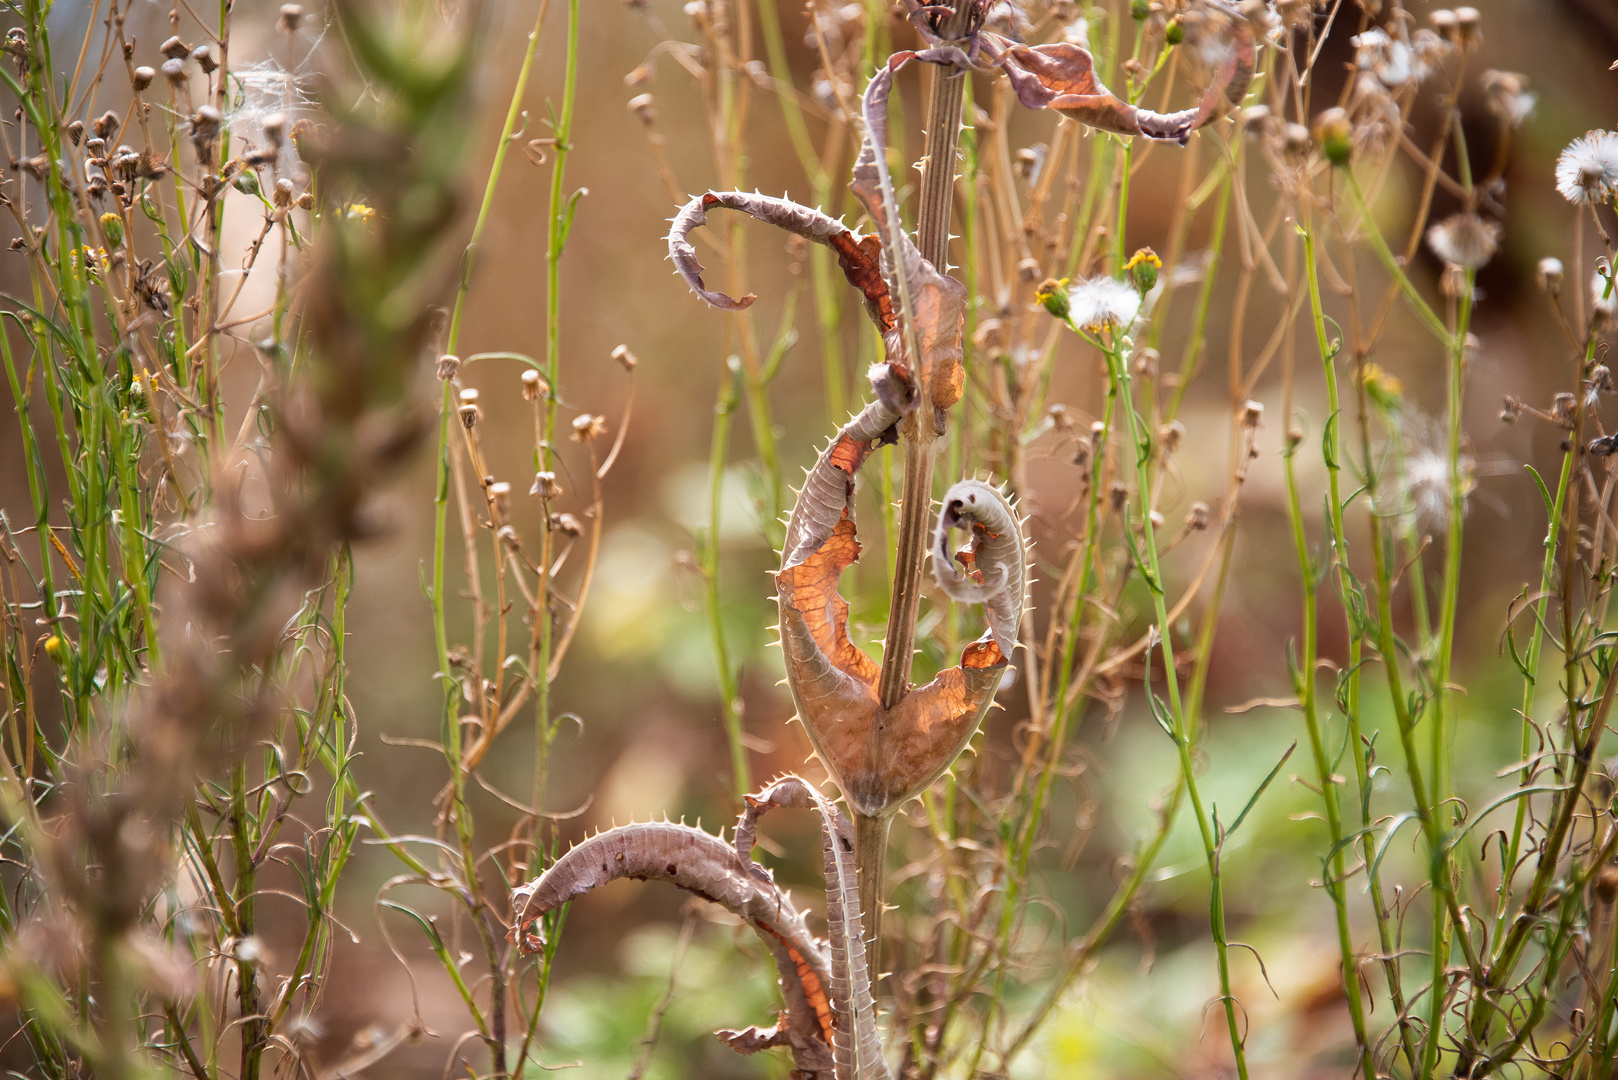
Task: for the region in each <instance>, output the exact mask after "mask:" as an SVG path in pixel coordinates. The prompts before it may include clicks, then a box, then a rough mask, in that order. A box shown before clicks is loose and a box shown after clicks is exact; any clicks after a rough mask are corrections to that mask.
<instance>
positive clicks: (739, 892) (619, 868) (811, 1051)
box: [510, 811, 837, 1080]
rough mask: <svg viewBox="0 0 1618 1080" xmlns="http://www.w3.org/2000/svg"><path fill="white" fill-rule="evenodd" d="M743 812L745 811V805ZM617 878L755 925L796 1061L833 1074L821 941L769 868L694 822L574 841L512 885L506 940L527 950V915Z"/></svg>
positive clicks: (821, 1078) (828, 981)
mask: <svg viewBox="0 0 1618 1080" xmlns="http://www.w3.org/2000/svg"><path fill="white" fill-rule="evenodd" d="M750 813H751V811H750ZM619 878H634V879H636V880H640V881H647V880H651V879H654V878H655V879H658V880H661V881H667V882H670V883H671V884H674V885H677V886H679V887H680V888H682V889H685V890H687V891H688V892H692V893H695V894H696V895H698V896H700V897H702V898H704V899H706V900H710V901H712V902H714V903H716V904H719V905H721V906H722V907H724V908H725V909H726V910H728V911H729V912H731V913H732V914H733V915H736V916H737V917H739V918H741V919H742V920H744V921H745V922H746V923H747V924H748V925H749V926H751V927H752V928H753V929H754V930H755V931H756V932H757V933H758V935H759V938H760V939H761V940H762V941H763V942H764V945H765V947H766V948H768V949H769V950H770V953H771V955H772V956H773V957H774V959H775V966H776V970H777V972H778V973H779V975H780V980H781V991H782V996H783V999H784V1001H785V1003H786V1013H787V1016H788V1018H789V1019H788V1022H787V1023H786V1025H785V1032H786V1035H787V1040H788V1043H789V1045H790V1046H791V1047H792V1053H793V1058H794V1061H795V1063H796V1065H797V1067H798V1069H800V1070H801V1071H802V1072H803V1073H804V1074H805V1075H806V1076H808V1077H813V1078H815V1080H834V1078H835V1077H836V1075H837V1074H836V1070H835V1064H834V1050H833V1048H834V1045H835V1038H836V1032H835V1031H834V1030H833V1029H834V1026H835V1023H834V1020H833V1016H834V1013H835V1010H834V1008H833V1006H832V1004H831V1001H830V997H829V995H830V992H831V988H832V986H833V979H832V965H831V957H830V955H829V953H828V950H827V949H825V948H824V947H823V946H822V945H821V943H820V942H818V941H816V940H815V938H814V936H813V935H812V934H810V933H809V929H808V927H807V926H806V925H805V924H804V921H803V915H802V914H801V913H800V912H799V911H798V909H797V908H796V907H794V906H793V904H792V901H791V900H790V899H788V898H787V896H786V894H785V893H783V892H782V891H781V890H780V889H778V888H777V887H776V885H775V882H774V880H773V879H772V878H771V876H770V874H769V872H768V871H766V870H765V869H763V868H762V867H760V866H757V865H756V864H754V863H753V861H752V859H751V858H744V857H742V856H741V855H739V854H738V853H737V850H736V848H735V847H733V846H732V845H730V844H727V843H725V842H724V841H723V840H722V839H720V838H719V837H717V836H710V835H709V834H708V833H705V832H703V831H702V830H701V829H695V828H692V827H690V826H688V825H676V824H673V823H671V822H646V823H644V824H636V825H623V826H620V827H618V828H615V829H610V830H608V831H607V832H603V833H598V834H597V835H595V836H592V837H591V838H590V839H588V840H585V841H584V842H582V843H580V844H578V845H577V846H575V847H574V848H573V849H572V850H570V851H569V852H568V853H567V854H566V855H563V856H562V857H561V858H560V859H558V860H557V861H556V862H555V863H553V864H552V865H551V866H550V868H549V869H547V870H546V871H545V872H544V873H543V874H541V875H540V876H539V877H538V878H536V879H534V880H533V881H530V882H528V883H527V884H525V885H522V886H519V887H518V888H516V889H513V890H512V893H511V911H512V927H511V934H510V937H511V940H512V941H513V942H515V943H517V945H518V947H519V948H521V949H522V951H523V952H525V953H533V952H537V951H539V949H540V948H541V947H542V946H543V944H544V943H543V939H542V938H541V937H540V936H539V935H538V934H537V933H536V932H534V930H533V929H531V928H532V927H533V924H534V922H535V921H536V920H538V919H539V917H540V916H541V915H544V914H545V913H546V912H548V911H554V910H555V909H556V908H558V907H560V906H562V905H563V904H565V903H567V902H568V901H569V900H572V899H574V898H575V897H577V896H581V895H583V894H584V893H586V892H589V891H590V890H591V889H595V888H598V887H600V886H602V885H605V884H606V883H607V882H609V881H615V880H617V879H619Z"/></svg>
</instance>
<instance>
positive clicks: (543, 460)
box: [532, 0, 579, 812]
mask: <svg viewBox="0 0 1618 1080" xmlns="http://www.w3.org/2000/svg"><path fill="white" fill-rule="evenodd" d="M566 47H567V60H566V62H565V65H564V68H563V73H562V107H561V109H560V110H559V111H558V112H557V114H556V121H555V126H554V128H553V132H554V134H555V137H556V146H555V153H556V158H555V164H554V165H552V166H551V190H550V205H549V209H548V210H547V212H546V219H545V220H546V236H545V384H546V399H545V408H544V412H545V429H544V430H545V432H546V434H547V438H546V439H544V440H542V441H541V443H540V445H539V468H540V471H541V472H547V471H549V470H550V467H551V454H552V447H551V443H550V440H549V437H548V435H549V433H551V432H554V431H555V430H556V407H557V402H558V401H559V400H560V396H561V377H562V274H561V263H562V250H563V248H564V247H565V246H566V244H567V234H568V229H569V227H570V226H571V225H572V222H573V206H574V203H575V202H576V201H577V199H578V195H577V194H575V195H574V196H573V198H572V199H565V198H564V196H563V192H564V191H565V190H566V188H565V184H566V176H565V174H566V167H567V159H568V155H569V153H570V152H571V150H572V149H573V147H572V142H571V140H572V137H573V106H574V100H575V97H576V94H577V90H578V80H579V0H567V46H566ZM544 528H545V532H546V536H547V544H546V546H545V551H546V554H547V557H548V553H549V543H548V538H549V534H550V521H549V515H546V522H545V525H544ZM550 586H551V583H550V572H549V563H548V562H547V563H546V565H545V572H544V576H543V578H542V579H541V581H540V587H541V589H542V592H541V594H540V610H539V611H537V612H535V613H534V619H535V621H536V624H537V625H538V627H539V650H538V655H537V657H536V664H535V668H534V672H535V674H534V680H535V686H534V743H535V746H536V747H537V748H539V749H538V750H537V752H536V754H535V759H534V794H533V802H532V805H533V807H534V809H535V811H536V812H538V811H542V810H543V809H544V800H545V785H546V769H547V767H548V764H549V757H550V755H549V747H550V742H551V735H552V733H551V692H550V680H549V679H548V678H547V677H546V674H547V673H548V672H549V671H550V666H551V648H552V645H553V637H554V634H555V628H554V626H553V625H552V622H551V611H550Z"/></svg>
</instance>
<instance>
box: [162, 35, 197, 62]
mask: <svg viewBox="0 0 1618 1080" xmlns="http://www.w3.org/2000/svg"><path fill="white" fill-rule="evenodd" d="M157 51H158V52H160V53H162V54H163V55H164V56H166V57H168V58H169V59H170V60H184V59H185V58H186V57H188V56H190V55H191V46H189V45H187V44H186V43H185V42H183V41H181V40H180V39H179V38H177V37H171V38H169V39H168V40H167V41H165V42H163V44H161V45H159V46H158V47H157Z"/></svg>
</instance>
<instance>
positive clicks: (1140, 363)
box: [1134, 348, 1161, 379]
mask: <svg viewBox="0 0 1618 1080" xmlns="http://www.w3.org/2000/svg"><path fill="white" fill-rule="evenodd" d="M1160 359H1161V357H1160V356H1159V355H1158V352H1157V350H1156V349H1152V348H1146V349H1142V350H1141V351H1140V352H1138V353H1136V354H1135V363H1134V368H1135V374H1136V375H1138V376H1139V377H1140V378H1143V379H1155V378H1157V364H1158V361H1159V360H1160Z"/></svg>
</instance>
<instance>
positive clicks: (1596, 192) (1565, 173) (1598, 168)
mask: <svg viewBox="0 0 1618 1080" xmlns="http://www.w3.org/2000/svg"><path fill="white" fill-rule="evenodd" d="M1556 190H1557V191H1559V192H1561V195H1562V198H1564V199H1566V200H1567V201H1568V202H1570V203H1574V204H1576V205H1580V206H1582V205H1584V204H1585V203H1591V202H1610V201H1612V199H1613V198H1614V197H1615V196H1618V134H1614V133H1613V132H1610V131H1587V132H1585V133H1584V134H1583V135H1580V136H1579V137H1578V138H1577V139H1574V140H1573V141H1572V142H1570V143H1568V144H1567V148H1566V149H1565V150H1563V151H1562V153H1561V156H1559V157H1558V158H1557V159H1556Z"/></svg>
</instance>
